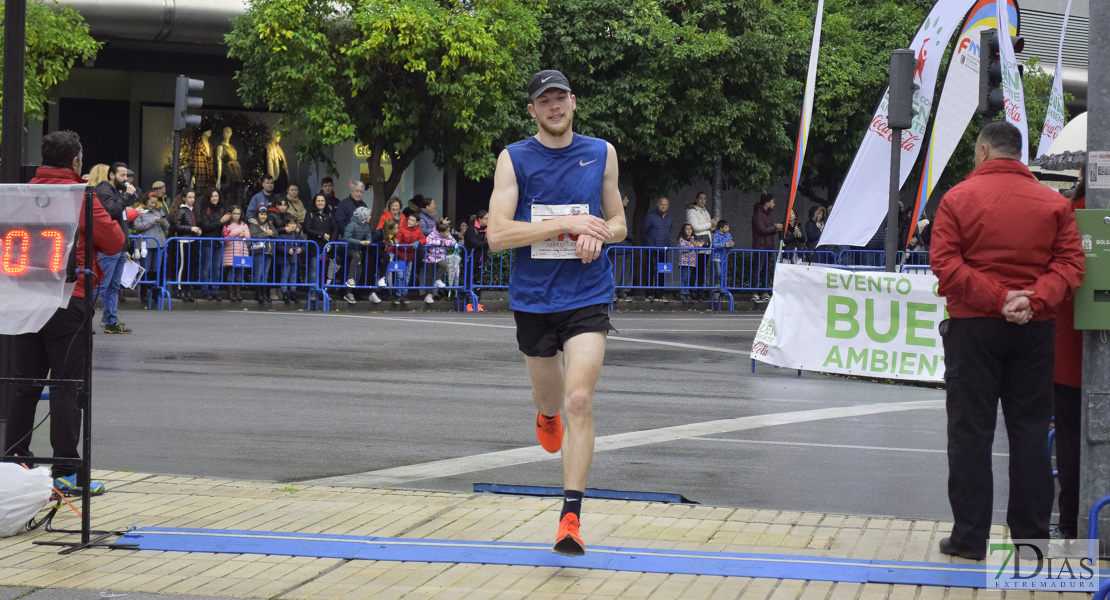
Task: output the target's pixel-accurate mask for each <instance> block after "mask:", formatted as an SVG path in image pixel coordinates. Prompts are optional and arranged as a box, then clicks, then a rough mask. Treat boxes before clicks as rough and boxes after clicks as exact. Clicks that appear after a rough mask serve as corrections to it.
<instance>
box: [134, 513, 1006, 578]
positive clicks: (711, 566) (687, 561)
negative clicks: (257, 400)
mask: <svg viewBox="0 0 1110 600" xmlns="http://www.w3.org/2000/svg"><path fill="white" fill-rule="evenodd" d="M121 541H122V542H130V543H135V544H138V549H140V550H156V551H167V552H213V553H233V554H273V555H282V556H311V557H317V558H344V559H359V560H384V561H415V562H434V563H466V564H490V565H522V566H536V567H566V568H579V569H601V570H608V571H634V572H640V573H676V574H689V575H717V576H725V577H760V578H770V579H798V580H811V581H837V582H846V583H897V584H902V585H927V586H947V587H962V588H979V587H983V584H984V583H985V578H984V570H983V565H982V564H955V563H951V564H950V563H911V562H898V561H868V560H853V559H843V558H827V557H817V556H795V555H787V554H735V553H724V552H697V551H686V550H658V549H648V548H623V547H611V546H591V547H589V548H587V551H586V555H585V556H582V557H578V558H569V557H565V556H560V555H558V554H553V553H552V552H551V550H550V547H549V546H547V545H545V544H528V543H508V542H476V541H465V540H425V539H404V538H379V537H360V536H349V535H336V534H315V533H288V532H272V531H237V530H215V529H172V528H162V527H150V528H143V529H137V530H135V531H132V532H130V533H128V534H127V535H125V536H124V537H123V539H122V540H121Z"/></svg>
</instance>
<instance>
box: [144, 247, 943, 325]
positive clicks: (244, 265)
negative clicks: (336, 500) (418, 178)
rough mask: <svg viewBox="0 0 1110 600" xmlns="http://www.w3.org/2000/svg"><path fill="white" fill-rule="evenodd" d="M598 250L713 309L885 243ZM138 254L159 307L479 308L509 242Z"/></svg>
mask: <svg viewBox="0 0 1110 600" xmlns="http://www.w3.org/2000/svg"><path fill="white" fill-rule="evenodd" d="M131 239H132V240H133V241H134V242H135V243H138V242H140V241H143V242H146V241H147V240H153V238H149V237H144V236H131ZM153 241H154V243H155V245H156V246H157V240H153ZM605 253H606V255H607V256H608V258H609V261H610V262H611V264H612V268H613V276H614V281H615V283H616V296H622V295H627V294H630V293H634V292H641V293H643V294H644V295H645V296H647V297H650V298H652V299H659V300H662V301H669V296H672V295H674V296H678V297H679V298H686V297H689V296H699V295H700V296H702V297H703V298H704V299H708V300H709V301H710V303H711V305H710V306H711V308H712V309H713V310H723V309H724V302H725V301H726V300H727V302H728V310H729V311H732V310H735V302H734V299H735V297H736V295H737V294H746V293H751V294H752V295H753V298H759V297H760V296H761V295H762V294H768V293H770V292H771V291H772V289H773V286H774V273H775V265H776V259H778V260H779V261H780V262H782V263H789V264H809V265H818V266H828V267H833V268H843V269H852V270H878V269H881V268H883V266H882V265H883V252H882V251H877V250H857V249H846V250H841V251H839V252H832V251H827V250H818V251H806V250H797V251H785V252H782V253H781V256H780V255H779V253H778V252H777V251H775V250H749V249H738V248H732V249H728V250H724V249H717V250H713V249H711V248H686V247H658V246H609V247H607V248H606V249H605ZM151 256H153V257H154V258H153V259H152V258H151ZM144 261H145V262H147V263H149V264H151V265H154V266H156V267H157V268H155V269H150V268H147V274H146V276H145V277H144V279H143V281H142V282H141V284H142V285H143V286H148V287H149V289H150V290H151V293H150V294H149V300H148V305H150V304H153V302H154V298H155V297H157V306H158V308H159V309H169V308H171V305H170V302H171V292H176V295H177V297H179V298H180V297H181V291H182V289H188V288H196V289H198V290H200V291H201V292H202V293H206V294H213V293H219V291H220V289H221V288H222V287H226V286H244V287H246V288H256V289H259V290H260V291H263V292H264V291H267V290H268V289H269V288H270V287H280V288H282V291H283V292H285V293H289V292H292V291H293V290H304V291H307V293H308V296H309V297H308V302H309V303H308V309H309V310H313V309H314V307H315V308H316V309H318V310H324V311H327V310H330V306H331V302H332V300H333V298H332V297H331V296H332V295H334V296H339V295H340V293H342V297H343V298H345V299H346V298H347V297H348V294H351V295H352V296H353V295H355V294H358V295H359V296H365V298H366V299H367V300H369V301H371V302H374V303H375V304H376V303H378V302H388V301H393V302H396V303H405V302H406V301H407V300H409V299H410V298H409V292H411V291H416V292H418V294H419V297H420V299H422V300H427V299H428V297H429V296H430V297H431V299H432V301H433V302H438V301H441V300H451V299H453V300H454V301H455V308H456V310H462V308H463V307H464V306H465V305H467V304H472V305H474V307H475V308H477V305H478V298H479V295H480V294H481V292H482V291H483V290H508V288H509V281H510V279H511V277H512V269H513V251H511V250H506V251H501V252H477V253H475V252H471V251H469V250H467V249H466V248H463V247H462V246H461V245H456V246H433V247H429V246H427V245H408V244H399V245H391V246H383V245H381V244H369V245H366V246H361V247H358V248H357V250H356V249H355V247H354V246H351V245H350V244H348V243H347V242H342V241H339V242H328V243H327V244H325V245H324V247H323V248H322V249H321V248H320V247H319V245H317V244H316V243H315V242H313V241H310V240H290V239H274V238H270V239H258V240H256V239H243V240H228V239H219V238H194V237H172V238H169V239H168V240H166V245H165V246H164V247H162V246H158V247H156V248H153V249H150V248H148V251H147V256H146V257H145V258H144ZM898 264H899V270H900V271H902V272H930V266H929V253H928V252H917V251H912V252H899V253H898ZM144 266H145V265H144ZM441 284H442V285H441ZM329 292H330V293H331V295H329ZM614 300H616V297H614ZM356 301H357V298H356Z"/></svg>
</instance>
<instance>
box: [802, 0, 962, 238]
mask: <svg viewBox="0 0 1110 600" xmlns="http://www.w3.org/2000/svg"><path fill="white" fill-rule="evenodd" d="M972 4H974V0H939V1H938V2H937V3H936V5H934V6H933V9H932V10H931V11H930V12H929V16H928V17H926V19H925V22H924V23H922V25H921V28H920V29H918V30H917V34H916V35H915V36H914V38H913V41H912V42H911V43H910V46H909V47H910V49H911V50H913V51H914V55H915V57H916V58H917V61H918V64H917V68H916V69H915V70H914V78H913V79H914V83H916V84H917V85H918V86H920V89H918V90H917V91H915V92H914V95H913V108H914V111H915V112H916V113H917V115H916V117H915V118H914V120H913V125H912V126H911V127H910V129H906V130H904V131H903V132H902V139H901V140H894V139H893V137H894V134H893V132H892V131H891V129H890V127H889V126H887V105H888V101H889V92H890V90H889V89H888V90H886V91H884V92H883V99H882V101H881V102H880V103H879V108H878V110H876V111H875V113H874V114H873V115H872V118H871V124H870V126H869V127H868V129H867V132H866V133H865V134H864V137H863V142H862V143H861V144H860V147H859V150H858V151H857V152H856V157H855V159H853V160H852V166H851V168H850V169H849V170H848V175H847V177H845V179H844V185H843V187H841V189H840V193H839V194H838V195H837V197H836V204H835V206H834V208H833V211H832V214H831V215H830V216H829V220H828V223H827V224H826V225H825V230H824V232H823V233H822V234H821V241H820V245H822V246H826V245H844V246H863V245H865V244H867V242H868V241H869V240H870V239H871V237H872V236H873V235H874V234H875V232H876V231H877V230H878V229H879V224H880V223H881V222H882V221H883V219H884V218H885V217H886V213H887V208H888V203H889V198H888V195H889V191H890V189H889V180H888V179H887V178H886V177H885V176H883V174H885V173H889V172H890V144H892V143H894V144H899V145H900V146H901V148H902V159H901V170H900V172H899V174H898V175H899V186H901V184H903V183H905V181H906V178H907V177H909V174H910V171H911V170H912V169H913V165H914V163H915V162H916V161H917V156H918V154H920V153H921V146H922V145H923V144H922V142H923V138H924V137H925V126H926V124H927V123H928V122H929V115H930V112H931V110H932V105H933V92H934V90H935V89H936V84H937V73H938V72H939V71H940V61H941V58H942V57H943V56H944V51H945V49H946V48H947V47H948V43H949V42H950V41H951V40H952V36H954V35H955V34H956V30H957V28H958V26H959V24H960V20H961V19H963V17H964V14H966V13H967V11H968V9H969V8H971V6H972Z"/></svg>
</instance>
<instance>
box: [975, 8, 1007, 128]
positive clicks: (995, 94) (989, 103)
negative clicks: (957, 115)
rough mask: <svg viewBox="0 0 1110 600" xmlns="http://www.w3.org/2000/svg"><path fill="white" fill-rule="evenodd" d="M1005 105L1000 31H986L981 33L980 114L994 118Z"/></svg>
mask: <svg viewBox="0 0 1110 600" xmlns="http://www.w3.org/2000/svg"><path fill="white" fill-rule="evenodd" d="M1005 104H1006V102H1005V99H1004V96H1003V94H1002V58H1001V56H1000V55H999V52H998V30H997V29H984V30H983V31H982V32H980V33H979V114H981V115H983V116H984V117H988V118H992V117H994V116H995V115H997V114H998V111H1000V110H1002V108H1003V107H1004V106H1005Z"/></svg>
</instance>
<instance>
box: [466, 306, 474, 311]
mask: <svg viewBox="0 0 1110 600" xmlns="http://www.w3.org/2000/svg"><path fill="white" fill-rule="evenodd" d="M466 312H474V305H473V304H467V305H466Z"/></svg>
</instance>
